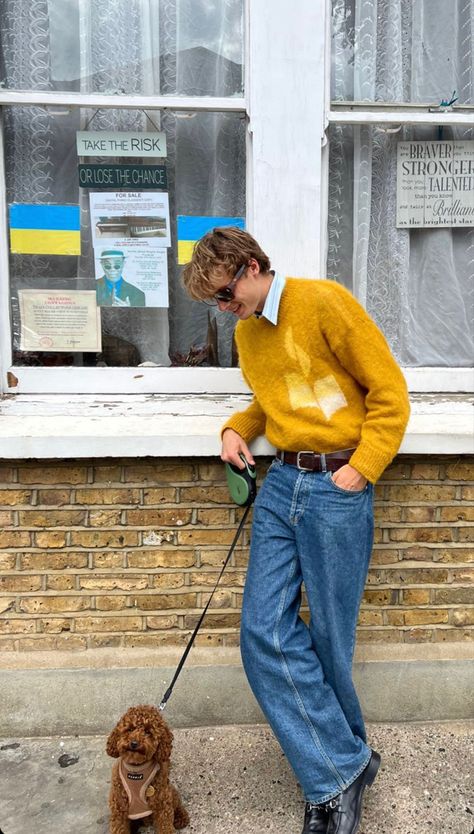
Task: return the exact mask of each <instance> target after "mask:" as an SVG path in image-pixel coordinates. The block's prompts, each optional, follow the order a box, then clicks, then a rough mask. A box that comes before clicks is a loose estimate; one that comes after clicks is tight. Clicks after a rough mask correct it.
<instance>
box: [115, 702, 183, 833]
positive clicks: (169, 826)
mask: <svg viewBox="0 0 474 834" xmlns="http://www.w3.org/2000/svg"><path fill="white" fill-rule="evenodd" d="M172 743H173V734H172V732H171V730H170V729H169V727H168V726H167V724H166V723H165V722H164V721H163V719H162V717H161V715H160V712H159V711H158V710H157V709H156V707H150V706H145V705H140V706H137V707H130V709H128V710H127V712H126V713H125V715H122V717H121V719H120V721H119V722H118V724H117V726H116V727H115V728H114V729H113V730H112V732H111V733H110V735H109V738H108V739H107V753H108V755H109V756H112V757H113V758H115V759H117V758H119V761H118V762H117V763H116V764H115V765H114V768H113V771H112V784H111V788H110V796H109V806H110V834H130V832H131V830H132V829H131V820H140V821H143V822H142V824H143V825H153V826H154V829H153V830H154V832H156V834H173V832H174V831H175V830H176V829H179V828H185V827H186V826H187V824H188V823H189V816H188V813H187V811H186V810H185V809H184V807H183V805H182V804H181V799H180V797H179V794H178V791H177V790H176V788H175V787H174V786H173V785H172V784H171V783H170V781H169V770H170V756H171V747H172Z"/></svg>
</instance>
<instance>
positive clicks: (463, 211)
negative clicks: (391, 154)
mask: <svg viewBox="0 0 474 834" xmlns="http://www.w3.org/2000/svg"><path fill="white" fill-rule="evenodd" d="M446 226H450V227H463V226H474V141H465V142H454V141H440V142H399V143H398V145H397V227H398V228H400V229H403V228H418V229H420V228H421V229H422V228H425V229H426V228H433V227H434V228H436V227H446Z"/></svg>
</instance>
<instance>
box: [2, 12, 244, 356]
mask: <svg viewBox="0 0 474 834" xmlns="http://www.w3.org/2000/svg"><path fill="white" fill-rule="evenodd" d="M0 17H1V20H2V39H1V41H2V42H1V46H2V57H1V59H0V70H1V75H2V80H3V83H4V86H6V87H7V88H10V89H32V90H54V89H57V90H69V91H72V92H82V93H91V92H95V93H108V94H117V95H121V94H129V95H160V94H161V95H186V96H193V95H201V96H203V95H209V96H213V95H218V96H231V95H241V94H242V92H243V88H242V78H243V67H242V56H243V25H242V18H243V3H242V0H0ZM6 122H7V123H6V138H7V159H6V166H7V186H8V200H9V202H13V201H17V202H45V203H48V202H49V203H51V202H58V203H62V202H66V203H77V202H79V203H80V206H81V229H82V254H81V257H80V258H79V259H78V262H77V260H76V259H74V258H60V257H56V258H47V257H38V256H18V255H15V256H12V257H11V287H12V308H13V324H14V337H15V341H16V342H17V341H18V335H19V318H18V309H17V301H16V299H17V291H18V289H20V288H22V287H32V286H36V287H38V288H40V287H41V288H43V287H44V288H50V289H53V288H67V287H69V288H71V289H72V288H77V287H78V286H80V287H81V288H83V289H88V288H90V289H93V288H94V286H95V279H94V264H93V251H92V245H91V237H90V222H89V207H88V192H87V191H85V190H81V189H79V188H78V181H77V170H76V169H77V163H78V159H77V155H76V150H75V131H76V130H80V129H82V130H84V129H86V128H88V129H90V130H93V131H97V130H108V131H114V130H146V131H153V130H155V129H158V130H164V131H165V132H166V134H167V148H168V154H167V158H166V160H164V161H165V162H166V165H167V173H168V191H169V199H170V217H171V233H172V243H173V246H172V248H170V249H169V250H168V278H169V301H170V308H169V310H166V309H153V308H149V309H143V308H141V309H133V308H131V309H127V310H119V309H113V308H102V310H101V316H102V330H103V335H104V336H105V337H106V339H108V340H109V342H110V343H111V344H112V347H111V352H112V355H113V353H114V351H115V353H116V356H117V362H118V363H119V357H118V353H119V345H121V346H122V348H123V351H122V355H123V356H125V357H128V359H127V358H126V359H125V362H124V363H128V364H138V363H142V362H152V363H155V364H159V365H168V364H170V362H172V363H176V364H181V363H183V362H185V361H186V359H185V357H186V356H187V354H188V353H189V351H190V349H191V348H197V347H202V346H203V345H205V344H206V341H208V340H209V333H210V332H212V339H211V341H212V342H213V344H212V346H211V347H212V350H211V351H210V354H209V355H212V356H213V357H214V358H212V359H211V360H210V361H211V362H218V363H219V364H220V365H228V364H230V363H231V359H232V357H231V342H232V331H233V321H232V317H230V316H226V315H222V314H219V313H218V311H214V310H212V311H209V308H207V307H205V305H202V304H196V303H195V302H191V301H190V300H189V299H188V298H187V297H186V296H185V294H184V291H183V289H182V287H181V284H180V268H178V265H177V260H176V215H177V214H190V215H210V216H222V215H227V216H243V215H244V213H245V123H244V121H243V120H241V119H240V118H239V117H238V116H236V115H233V114H222V113H194V114H189V113H187V114H181V115H179V114H176V113H172V112H170V111H166V112H163V113H162V114H161V116H160V113H159V112H157V111H152V112H149V113H145V112H143V111H142V110H134V111H131V110H126V111H125V110H109V109H102V110H98V111H94V110H82V111H81V113H79V111H77V110H70V111H67V110H66V111H63V112H62V113H61V112H58V110H57V109H56V110H54V111H51V110H49V111H48V110H46V109H44V108H10V109H8V112H7V120H6ZM93 161H94V162H101V161H104V162H110V161H111V160H110V158H107V160H105V159H104V160H100V159H94V160H93ZM144 161H146V160H144ZM210 316H211V317H212V321H210V319H209V317H210ZM210 324H211V325H212V326H211V327H210ZM216 349H217V353H218V356H217V358H216V356H215V354H216ZM112 359H113V356H112ZM21 361H28V362H30V361H31V362H35V364H41V361H42V359H41V357H39V358H38V357H36V358H34V357H32V356H30V357H25V356H23V357H21ZM61 361H62V360H61V357H58V363H61ZM74 361H75V362H78V361H79V362H80V361H84V362H89V361H91V360H90V357H88V356H87V354H85V355H84V356H83V357H81V356H76V357H74ZM92 361H94V360H92ZM106 364H114V362H113V361H110V360H108V361H107V362H106Z"/></svg>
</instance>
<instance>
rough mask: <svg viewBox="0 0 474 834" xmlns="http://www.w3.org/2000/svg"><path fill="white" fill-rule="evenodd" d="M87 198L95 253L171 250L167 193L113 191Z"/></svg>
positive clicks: (91, 195) (94, 194)
mask: <svg viewBox="0 0 474 834" xmlns="http://www.w3.org/2000/svg"><path fill="white" fill-rule="evenodd" d="M89 197H90V209H91V211H90V214H91V225H92V243H93V246H94V249H97V248H101V249H104V248H109V249H116V248H119V249H120V248H122V247H123V246H126V247H128V248H133V249H136V250H145V249H157V248H160V247H166V246H171V236H170V214H169V201H168V194H167V193H165V192H163V191H161V192H160V191H145V192H144V191H113V192H106V193H99V194H97V193H92V194H90V195H89Z"/></svg>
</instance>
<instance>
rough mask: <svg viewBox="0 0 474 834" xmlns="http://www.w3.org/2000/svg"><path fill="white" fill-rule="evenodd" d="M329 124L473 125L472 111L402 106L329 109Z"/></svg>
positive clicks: (473, 116) (473, 115)
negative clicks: (387, 108)
mask: <svg viewBox="0 0 474 834" xmlns="http://www.w3.org/2000/svg"><path fill="white" fill-rule="evenodd" d="M327 118H328V121H329V122H330V123H331V124H340V125H350V124H353V125H366V124H375V125H381V124H383V125H385V124H386V125H395V126H396V125H444V126H445V127H449V126H450V125H464V126H466V127H474V113H472V112H466V113H453V111H451V110H449V111H448V112H447V113H444V112H443V113H429V112H428V110H420V111H419V112H413V111H412V110H405V109H404V108H400V109H394V110H389V111H388V112H385V111H380V110H359V109H357V110H354V111H351V110H339V109H337V110H334V109H331V110H329V112H328V114H327Z"/></svg>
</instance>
